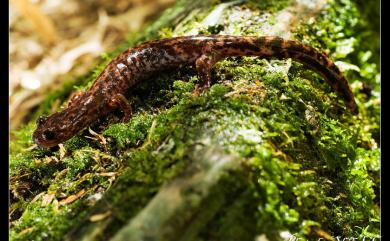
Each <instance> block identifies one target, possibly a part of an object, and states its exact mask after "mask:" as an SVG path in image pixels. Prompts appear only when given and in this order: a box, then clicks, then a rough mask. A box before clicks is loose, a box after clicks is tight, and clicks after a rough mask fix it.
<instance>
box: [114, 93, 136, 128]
mask: <svg viewBox="0 0 390 241" xmlns="http://www.w3.org/2000/svg"><path fill="white" fill-rule="evenodd" d="M110 105H111V106H113V107H119V108H120V109H121V110H122V111H123V113H124V117H123V119H122V121H123V122H128V121H129V120H130V119H131V116H132V115H133V110H132V108H131V105H130V103H129V101H127V99H126V97H124V96H123V95H122V94H116V95H115V96H114V97H112V98H111V100H110Z"/></svg>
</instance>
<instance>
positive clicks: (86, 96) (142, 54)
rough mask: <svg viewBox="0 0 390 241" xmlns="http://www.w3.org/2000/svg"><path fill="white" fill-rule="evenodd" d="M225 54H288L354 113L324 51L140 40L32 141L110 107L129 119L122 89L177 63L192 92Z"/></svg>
mask: <svg viewBox="0 0 390 241" xmlns="http://www.w3.org/2000/svg"><path fill="white" fill-rule="evenodd" d="M229 56H259V57H265V58H278V59H283V58H291V59H293V60H295V61H298V62H300V63H303V64H304V65H305V66H308V67H309V68H311V69H312V70H314V71H315V72H317V73H319V74H320V75H321V76H322V77H323V78H324V79H325V80H326V81H327V82H328V83H329V84H330V86H331V87H332V89H333V90H334V91H335V92H336V93H337V94H338V96H339V97H341V98H343V99H344V101H345V104H346V106H347V107H348V108H349V109H350V110H351V111H352V113H354V114H357V113H358V109H357V105H356V103H355V99H354V96H353V94H352V92H351V89H350V87H349V85H348V82H347V80H346V79H345V78H344V76H343V74H342V73H341V72H340V70H339V69H338V68H337V67H336V65H335V64H334V63H333V61H331V60H330V59H329V58H328V57H327V56H326V55H325V54H323V53H321V52H319V51H317V50H316V49H314V48H312V47H310V46H307V45H304V44H302V43H300V42H298V41H294V40H286V39H283V38H280V37H274V36H265V37H240V36H223V35H209V36H202V35H197V36H186V37H176V38H169V39H162V40H155V41H150V42H146V43H143V44H141V45H138V46H136V47H133V48H129V49H127V50H126V51H125V52H123V53H122V54H120V55H119V56H118V57H116V58H115V59H113V60H112V61H111V62H110V63H109V64H108V65H107V66H106V68H105V69H104V70H103V72H102V73H101V74H100V75H99V76H98V77H97V78H96V80H95V82H94V83H93V85H92V86H91V88H90V89H89V90H88V91H86V92H84V93H79V94H77V95H75V96H74V97H73V98H72V99H71V101H70V103H69V105H68V107H67V108H66V109H64V110H62V111H60V112H57V113H54V114H53V115H51V116H50V117H40V118H38V120H37V129H36V130H35V132H34V133H33V141H34V142H35V143H36V144H38V145H39V146H40V147H45V148H50V147H53V146H56V145H57V144H59V143H61V142H64V141H66V140H68V139H70V138H71V137H72V136H74V135H75V134H77V133H78V132H79V131H81V130H82V129H84V128H85V127H87V126H89V125H91V124H92V123H94V122H95V121H96V120H98V119H99V118H101V117H103V116H106V115H108V114H109V113H110V112H112V111H113V110H114V109H116V108H120V109H121V110H122V111H123V112H124V114H125V117H124V120H129V119H130V118H131V112H132V111H131V107H130V105H129V103H128V101H127V100H126V98H125V97H124V96H123V94H124V93H125V92H126V91H128V90H129V88H131V87H133V86H134V85H136V84H137V83H139V82H140V81H142V80H145V79H147V78H148V77H149V76H151V75H153V74H155V73H157V72H159V71H161V70H164V69H167V68H177V67H180V66H181V65H193V64H194V65H195V66H196V69H197V71H198V74H199V77H200V83H199V84H198V85H197V86H196V89H195V94H198V95H199V94H201V93H202V92H203V91H204V90H205V89H207V88H208V87H209V86H210V83H211V69H212V67H213V65H214V64H215V63H216V62H218V61H219V60H221V59H223V58H226V57H229Z"/></svg>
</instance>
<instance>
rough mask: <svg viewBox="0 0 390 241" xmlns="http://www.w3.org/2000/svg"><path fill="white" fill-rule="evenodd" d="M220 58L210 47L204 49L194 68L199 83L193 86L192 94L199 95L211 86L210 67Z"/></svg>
mask: <svg viewBox="0 0 390 241" xmlns="http://www.w3.org/2000/svg"><path fill="white" fill-rule="evenodd" d="M219 59H220V57H219V55H218V54H217V53H216V52H213V51H212V50H211V49H210V48H208V49H206V52H205V54H203V55H202V56H200V57H199V58H198V59H197V60H196V62H195V66H196V70H197V71H198V76H199V78H200V82H199V84H197V85H196V86H195V90H194V95H195V96H200V95H202V94H203V93H204V91H205V90H206V89H208V88H210V86H211V69H212V67H213V66H214V64H215V63H216V62H217V61H218V60H219Z"/></svg>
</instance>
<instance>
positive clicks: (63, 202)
mask: <svg viewBox="0 0 390 241" xmlns="http://www.w3.org/2000/svg"><path fill="white" fill-rule="evenodd" d="M84 193H85V189H81V191H79V192H78V193H76V194H74V195H70V196H69V197H67V198H65V199H63V200H61V201H60V202H59V204H60V205H66V204H69V203H72V202H74V201H76V200H77V199H79V198H80V197H82V196H83V195H84Z"/></svg>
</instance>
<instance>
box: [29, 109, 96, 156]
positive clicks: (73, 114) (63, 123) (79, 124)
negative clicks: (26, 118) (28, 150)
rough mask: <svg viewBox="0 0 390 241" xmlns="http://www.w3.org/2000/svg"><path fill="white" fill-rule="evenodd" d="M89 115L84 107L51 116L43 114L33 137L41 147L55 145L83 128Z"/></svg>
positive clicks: (37, 122) (38, 120)
mask: <svg viewBox="0 0 390 241" xmlns="http://www.w3.org/2000/svg"><path fill="white" fill-rule="evenodd" d="M87 115H88V112H87V111H84V110H83V109H80V108H79V109H74V108H68V109H65V110H63V111H61V112H57V113H55V114H53V115H51V116H50V117H45V116H41V117H39V118H38V119H37V121H36V124H37V129H36V130H35V131H34V133H33V135H32V139H33V141H34V142H35V143H36V144H37V145H38V146H40V147H44V148H50V147H54V146H56V145H58V144H60V143H62V142H64V141H66V140H68V139H70V138H71V137H72V136H74V135H75V134H77V133H78V132H79V131H80V130H82V129H83V128H84V127H85V125H84V123H85V122H86V121H85V120H86V119H87V117H86V116H87Z"/></svg>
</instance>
